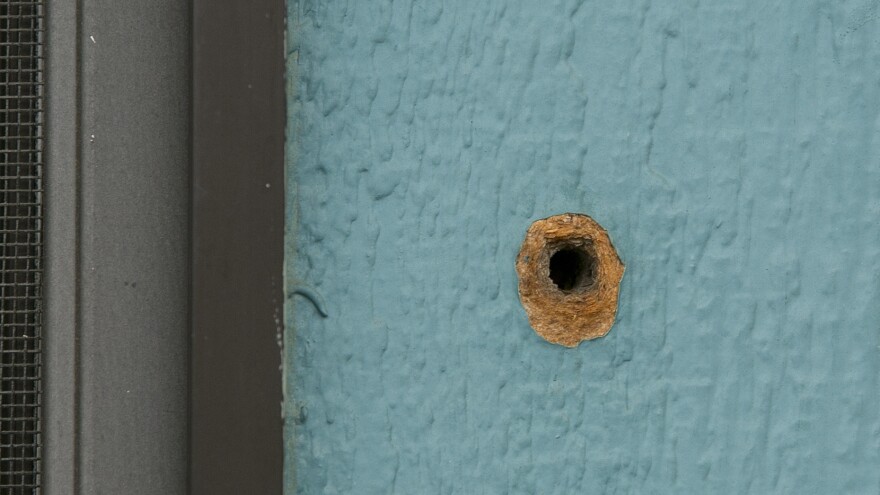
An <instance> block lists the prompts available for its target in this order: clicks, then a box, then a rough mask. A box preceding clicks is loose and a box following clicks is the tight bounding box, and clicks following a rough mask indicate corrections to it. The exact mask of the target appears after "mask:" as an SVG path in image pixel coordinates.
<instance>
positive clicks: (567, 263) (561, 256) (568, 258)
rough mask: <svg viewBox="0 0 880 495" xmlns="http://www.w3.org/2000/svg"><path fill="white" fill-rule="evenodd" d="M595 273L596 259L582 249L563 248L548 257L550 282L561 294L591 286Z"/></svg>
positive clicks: (573, 247)
mask: <svg viewBox="0 0 880 495" xmlns="http://www.w3.org/2000/svg"><path fill="white" fill-rule="evenodd" d="M595 272H596V257H595V256H593V255H592V254H591V253H589V252H588V251H587V250H586V249H584V248H582V247H575V246H568V247H563V248H561V249H559V250H558V251H556V252H555V253H553V254H552V255H551V256H550V280H552V281H553V283H554V284H555V285H556V287H557V288H559V290H561V291H562V292H577V291H580V290H583V289H585V288H587V287H589V286H591V285H593V282H594V281H595V279H596V278H595Z"/></svg>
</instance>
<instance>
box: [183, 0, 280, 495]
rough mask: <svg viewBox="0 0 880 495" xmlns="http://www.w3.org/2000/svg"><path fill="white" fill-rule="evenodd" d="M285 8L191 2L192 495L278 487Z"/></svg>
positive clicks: (269, 3) (240, 1) (275, 2)
mask: <svg viewBox="0 0 880 495" xmlns="http://www.w3.org/2000/svg"><path fill="white" fill-rule="evenodd" d="M284 16H285V8H284V2H283V0H194V2H193V40H194V45H193V231H192V232H193V307H192V311H193V313H192V316H193V344H192V345H193V347H192V362H191V373H192V374H191V377H192V381H191V399H192V402H191V419H190V425H191V430H190V439H191V440H190V442H191V443H190V453H191V479H190V489H191V493H192V494H194V495H202V494H211V495H224V494H241V493H259V494H272V493H281V492H282V471H283V462H284V461H283V456H284V453H283V452H284V451H283V443H282V442H283V438H282V434H283V430H282V426H283V425H282V418H281V412H282V411H281V402H282V400H283V394H282V374H281V349H280V348H279V339H280V338H281V335H282V333H283V328H282V325H283V323H282V319H283V309H282V308H283V304H284V295H283V272H282V269H283V264H284V256H283V242H284V126H285V119H286V108H285V96H284Z"/></svg>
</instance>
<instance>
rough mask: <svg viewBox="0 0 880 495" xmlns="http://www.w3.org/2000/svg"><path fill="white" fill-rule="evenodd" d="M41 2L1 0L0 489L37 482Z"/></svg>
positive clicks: (33, 486) (27, 488) (26, 488)
mask: <svg viewBox="0 0 880 495" xmlns="http://www.w3.org/2000/svg"><path fill="white" fill-rule="evenodd" d="M43 3H44V2H43V1H41V0H32V1H27V0H0V382H2V385H0V494H12V493H39V485H40V442H41V439H40V402H41V384H40V378H41V354H40V353H41V344H40V339H41V331H42V328H41V307H42V294H41V282H42V258H41V257H42V244H43V242H42V241H43V239H42V217H43V210H42V200H43V196H42V184H43V180H42V177H43V166H42V162H43V154H42V144H43V42H44V37H43V31H42V30H43V11H44V5H43Z"/></svg>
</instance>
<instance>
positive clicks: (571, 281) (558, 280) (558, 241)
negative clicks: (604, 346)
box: [516, 213, 624, 347]
mask: <svg viewBox="0 0 880 495" xmlns="http://www.w3.org/2000/svg"><path fill="white" fill-rule="evenodd" d="M623 271H624V266H623V262H621V261H620V257H619V256H618V255H617V251H616V250H615V249H614V246H613V245H612V244H611V237H609V235H608V232H606V231H605V229H604V228H602V226H601V225H599V224H598V223H596V221H595V220H593V219H592V218H590V217H589V216H587V215H583V214H579V213H564V214H562V215H555V216H552V217H549V218H544V219H542V220H537V221H535V222H534V223H532V225H531V226H530V227H529V229H528V231H527V232H526V238H525V240H524V241H523V244H522V247H521V248H520V251H519V256H517V259H516V272H517V276H518V277H519V299H520V302H521V303H522V305H523V308H524V309H525V310H526V316H528V319H529V324H530V325H531V326H532V328H533V329H534V330H535V332H536V333H537V334H538V335H540V336H541V337H543V338H544V339H545V340H547V341H548V342H551V343H553V344H559V345H564V346H566V347H575V346H577V345H578V344H579V343H580V342H582V341H584V340H590V339H595V338H599V337H602V336H604V335H605V334H607V333H608V332H609V331H610V330H611V326H612V325H613V324H614V319H615V317H616V315H617V298H618V293H619V291H620V281H621V279H622V278H623Z"/></svg>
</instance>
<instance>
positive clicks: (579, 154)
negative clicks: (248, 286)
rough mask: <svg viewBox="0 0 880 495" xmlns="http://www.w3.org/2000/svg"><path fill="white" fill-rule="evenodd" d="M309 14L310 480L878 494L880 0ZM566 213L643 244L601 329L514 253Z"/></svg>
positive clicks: (292, 145) (295, 421) (292, 265)
mask: <svg viewBox="0 0 880 495" xmlns="http://www.w3.org/2000/svg"><path fill="white" fill-rule="evenodd" d="M288 29H289V31H288V38H289V39H288V44H289V49H288V60H289V119H290V121H289V139H288V165H287V167H288V168H287V174H288V175H287V177H288V184H287V187H288V222H287V229H288V230H287V254H288V257H287V263H286V271H287V290H288V294H289V298H288V304H287V306H286V315H285V324H286V329H287V332H286V336H285V349H284V352H285V356H286V357H285V361H286V369H285V374H286V375H285V376H286V379H287V384H286V387H287V389H286V394H287V395H286V397H287V398H286V403H285V424H286V439H285V440H286V452H287V459H286V463H287V464H286V466H287V487H288V488H287V491H288V493H291V494H292V493H308V494H316V493H323V494H335V493H352V494H388V493H399V494H413V493H444V494H446V493H456V494H472V493H541V494H557V493H558V494H572V493H878V491H880V469H878V466H880V301H878V299H880V222H878V217H880V134H878V124H880V121H878V118H880V2H877V1H867V2H865V1H843V2H838V1H788V2H764V1H757V0H754V1H751V0H729V1H725V2H707V1H697V0H691V1H682V2H657V1H655V2H651V1H621V2H584V1H556V2H526V1H505V0H486V1H481V2H474V1H453V2H434V1H413V0H398V1H396V2H393V3H392V2H386V1H377V2H358V1H353V0H352V1H348V2H346V1H336V0H327V1H322V2H317V1H316V2H306V1H302V2H293V3H290V4H289V25H288ZM567 211H574V212H582V213H587V214H589V215H591V216H593V217H594V218H595V219H596V220H598V221H599V222H600V223H601V224H602V225H603V226H604V227H605V228H607V229H608V231H609V233H610V235H611V237H612V239H613V240H614V242H615V245H616V247H617V249H618V251H619V253H620V256H621V258H622V259H623V261H624V262H625V263H626V265H627V271H626V275H625V277H624V279H623V285H622V289H621V299H620V308H619V312H618V319H617V323H616V324H615V326H614V327H613V329H612V330H611V333H610V334H609V335H608V336H606V337H605V338H602V339H599V340H596V341H591V342H585V343H583V344H581V345H580V347H578V348H575V349H566V348H563V347H559V346H554V345H551V344H548V343H546V342H544V341H543V340H541V339H540V338H539V337H538V336H537V335H536V334H535V333H534V332H533V331H532V330H531V329H530V327H529V325H528V322H527V320H526V317H525V314H524V311H523V309H522V307H521V306H520V303H519V301H518V298H517V281H516V275H515V271H514V259H515V256H516V253H517V251H518V249H519V245H520V243H521V241H522V239H523V235H524V233H525V231H526V228H527V227H528V226H529V224H530V223H531V222H532V221H533V220H535V219H538V218H542V217H546V216H548V215H552V214H556V213H562V212H567ZM297 287H304V288H308V290H312V291H314V293H316V294H318V295H319V296H320V297H321V298H323V301H324V304H325V306H326V311H327V313H328V316H327V317H326V318H324V317H322V316H321V315H320V314H319V312H318V311H316V309H315V307H314V306H313V305H312V304H311V303H310V302H309V301H308V300H307V299H306V298H304V297H299V296H298V295H295V294H294V290H295V288H297Z"/></svg>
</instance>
